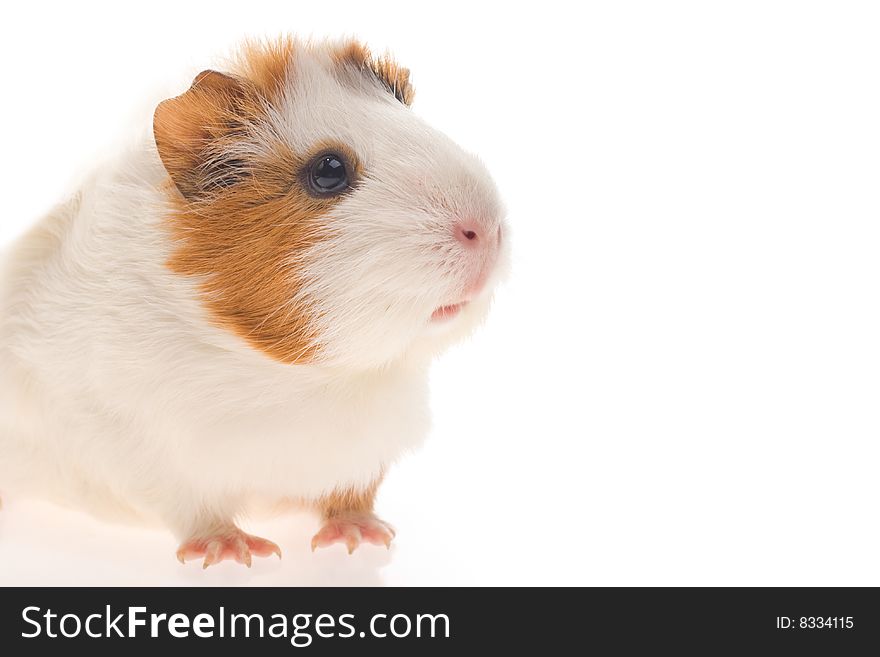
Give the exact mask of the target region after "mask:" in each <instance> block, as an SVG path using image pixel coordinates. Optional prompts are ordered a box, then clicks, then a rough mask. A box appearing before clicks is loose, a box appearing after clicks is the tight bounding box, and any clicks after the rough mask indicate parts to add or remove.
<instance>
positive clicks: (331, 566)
mask: <svg viewBox="0 0 880 657" xmlns="http://www.w3.org/2000/svg"><path fill="white" fill-rule="evenodd" d="M245 529H247V530H248V531H250V532H252V533H255V534H258V535H260V536H265V537H267V538H270V539H271V540H274V541H275V542H276V543H278V544H279V545H280V546H281V550H282V553H283V555H284V557H283V559H281V560H279V559H277V558H276V557H274V556H273V557H270V558H266V559H254V563H253V567H252V568H250V569H248V568H246V567H244V566H242V565H241V564H237V563H232V562H223V563H220V564H217V565H215V566H211V567H210V568H208V569H207V570H203V569H202V567H201V562H198V561H190V562H187V563H186V564H185V565H181V564H180V563H179V562H178V561H177V559H176V558H175V550H176V541H175V540H174V537H173V536H172V535H171V534H170V533H169V532H166V531H164V530H162V529H152V528H142V527H128V526H122V525H114V524H109V523H105V522H102V521H99V520H96V519H95V518H93V517H91V516H89V515H86V514H85V513H81V512H78V511H72V510H68V509H64V508H60V507H57V506H54V505H52V504H49V503H45V502H39V501H34V500H25V499H11V500H9V499H6V498H4V500H3V509H2V511H0V586H381V585H382V584H383V578H382V576H381V574H380V570H381V569H382V568H383V567H385V566H387V565H388V564H389V563H390V562H391V559H392V556H393V548H392V550H391V551H390V552H389V551H388V550H386V549H385V548H377V547H374V546H363V547H361V548H359V549H358V550H357V551H356V552H355V553H354V554H353V555H349V554H348V553H347V552H346V550H345V548H344V547H343V546H342V545H335V546H333V547H331V548H327V549H323V550H318V551H317V552H315V553H312V551H311V549H310V546H309V544H310V539H311V536H312V534H313V533H314V531H315V529H316V528H315V522H314V519H312V518H311V517H309V516H308V515H306V514H290V515H284V516H280V517H277V518H273V519H272V520H270V521H264V522H259V523H249V524H247V525H246V526H245Z"/></svg>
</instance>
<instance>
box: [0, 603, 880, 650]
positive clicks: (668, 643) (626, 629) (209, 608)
mask: <svg viewBox="0 0 880 657" xmlns="http://www.w3.org/2000/svg"><path fill="white" fill-rule="evenodd" d="M646 641H647V642H648V644H646ZM74 644H75V645H74ZM0 645H2V646H3V648H4V650H3V652H4V653H5V654H9V655H20V654H27V653H26V651H28V650H34V649H37V650H38V654H44V652H45V653H46V654H48V653H49V652H51V653H52V654H56V653H58V651H60V650H62V649H64V648H75V649H79V648H82V649H84V650H87V651H88V653H87V654H89V655H103V654H107V655H118V654H124V653H123V651H125V650H127V649H129V648H133V647H148V648H151V649H159V650H161V651H162V653H163V654H189V655H191V654H192V650H193V649H197V650H210V651H212V653H217V652H218V651H219V653H220V654H224V653H225V651H227V650H228V651H229V652H230V653H232V652H233V651H234V652H235V653H236V654H242V651H243V650H244V651H251V650H253V651H254V652H253V654H259V655H269V654H271V655H281V654H296V653H299V652H305V653H308V654H328V655H331V654H341V653H342V651H349V650H350V651H353V654H356V653H357V652H359V651H362V650H367V651H368V652H367V654H373V652H374V651H377V650H378V651H381V653H382V654H385V655H393V654H401V655H404V654H405V655H412V654H419V655H424V654H428V655H433V654H438V655H441V654H451V651H453V650H461V649H468V650H473V649H477V648H489V649H490V650H491V653H490V654H496V651H504V650H509V651H514V652H515V653H516V654H552V655H557V654H574V653H581V652H585V653H586V652H589V651H590V649H591V648H597V647H600V646H601V647H603V650H606V649H608V648H612V649H614V650H615V651H620V653H621V654H635V651H636V650H637V649H639V650H642V653H640V654H644V652H643V648H644V647H645V645H654V646H655V647H656V649H657V650H658V651H660V650H662V651H663V652H665V651H666V649H670V648H671V649H674V650H675V654H682V653H683V652H684V651H687V652H689V653H690V652H693V653H694V654H715V653H716V652H718V651H719V650H721V649H724V650H728V649H736V650H742V651H748V652H747V653H746V652H744V653H743V654H828V655H831V654H833V655H846V654H857V653H858V654H865V653H864V652H863V651H864V650H865V649H872V648H873V649H874V650H876V649H877V648H878V647H880V601H878V595H877V590H876V589H868V588H859V589H840V588H825V589H817V588H794V589H772V588H771V589H754V588H735V589H712V588H674V589H660V588H651V589H636V588H629V589H611V588H606V589H603V588H595V589H576V588H570V589H547V588H533V589H524V588H509V589H453V588H447V589H424V588H413V589H393V588H377V589H365V588H362V589H351V588H339V589H308V588H302V589H281V588H274V589H230V588H224V589H207V588H204V589H195V588H190V589H158V588H156V589H121V588H120V589H97V588H93V589H60V588H59V589H54V588H52V589H50V588H45V589H35V588H28V589H24V588H21V589H16V588H12V589H5V590H4V591H3V593H2V601H0ZM9 648H12V651H11V652H10V651H8V649H9ZM523 651H524V652H523ZM769 651H774V652H773V653H771V652H769ZM58 654H60V653H58ZM487 654H489V653H487Z"/></svg>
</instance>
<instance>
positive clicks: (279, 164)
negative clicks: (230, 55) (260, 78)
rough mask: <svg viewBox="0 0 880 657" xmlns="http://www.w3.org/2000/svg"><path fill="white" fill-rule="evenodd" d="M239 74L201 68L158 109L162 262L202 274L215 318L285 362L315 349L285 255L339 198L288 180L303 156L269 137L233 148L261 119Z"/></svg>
mask: <svg viewBox="0 0 880 657" xmlns="http://www.w3.org/2000/svg"><path fill="white" fill-rule="evenodd" d="M258 94H259V92H258V90H257V89H256V88H255V87H254V86H253V85H251V84H250V83H248V82H246V81H241V80H238V79H236V78H231V77H229V76H224V75H222V74H219V73H213V72H206V73H203V74H200V76H199V77H198V78H197V79H196V81H195V83H194V84H193V87H191V88H190V90H189V91H187V92H186V93H184V94H183V95H182V96H178V97H177V98H173V99H171V100H167V101H165V102H164V103H162V104H161V105H159V107H158V108H157V110H156V114H155V117H154V133H155V137H156V144H157V147H158V150H159V154H160V157H161V159H162V162H163V163H164V164H165V168H166V169H167V171H168V173H169V175H170V177H171V179H172V181H173V182H174V184H175V185H176V187H177V190H179V192H180V193H179V194H178V193H176V191H177V190H173V189H169V193H170V196H171V203H172V207H173V211H172V213H171V216H170V218H169V219H170V220H169V226H170V230H171V233H172V236H173V238H174V240H175V247H176V248H175V250H174V251H173V253H172V255H171V257H170V259H169V262H168V266H169V267H170V268H171V269H172V270H173V271H174V272H176V273H178V274H182V275H185V276H196V277H199V278H200V287H201V291H202V293H203V302H204V303H205V304H206V306H207V308H208V310H209V312H210V313H211V315H212V317H213V319H214V321H215V323H216V324H218V325H219V326H221V327H223V328H226V329H228V330H231V331H233V332H235V333H237V334H238V335H240V336H241V337H242V338H244V339H245V340H246V341H247V342H248V343H250V344H251V346H253V347H255V348H256V349H259V350H261V351H262V352H264V353H266V354H268V355H270V356H271V357H273V358H275V359H276V360H279V361H281V362H283V363H305V362H309V361H312V360H314V359H315V357H316V355H317V350H318V345H317V344H316V342H315V336H314V335H313V334H312V332H311V329H310V321H309V317H310V309H308V308H303V307H296V306H293V305H292V299H293V298H294V297H295V292H296V288H297V272H296V271H295V268H293V267H292V266H291V258H292V256H295V255H296V254H297V253H301V252H302V251H303V250H304V249H306V248H308V247H309V246H311V245H312V244H314V243H315V242H316V241H317V240H319V239H321V236H322V226H321V224H320V220H319V218H320V217H321V216H322V215H323V214H325V213H326V212H327V210H329V208H330V207H332V205H333V203H334V202H335V200H337V199H333V198H314V197H312V196H311V195H309V194H308V193H307V192H306V191H305V189H304V188H302V187H301V186H300V185H299V184H298V183H297V180H296V172H297V171H298V170H300V169H302V168H303V167H304V166H305V163H306V161H307V159H306V157H303V156H297V155H296V154H294V153H292V152H291V151H290V150H289V149H288V148H286V147H285V146H284V145H283V144H280V143H279V144H275V145H273V146H272V149H270V151H269V154H268V155H266V156H265V157H263V158H261V159H256V158H255V157H251V158H250V159H249V160H247V161H244V160H243V159H241V157H238V156H234V155H232V156H228V154H229V153H230V152H231V153H234V152H235V151H234V149H231V147H233V146H234V145H235V144H236V143H237V142H240V141H241V140H244V139H247V138H248V132H247V131H248V127H249V126H250V125H252V124H254V123H255V122H258V121H259V120H260V119H261V110H262V107H264V105H263V100H262V99H261V98H260V97H259V96H258Z"/></svg>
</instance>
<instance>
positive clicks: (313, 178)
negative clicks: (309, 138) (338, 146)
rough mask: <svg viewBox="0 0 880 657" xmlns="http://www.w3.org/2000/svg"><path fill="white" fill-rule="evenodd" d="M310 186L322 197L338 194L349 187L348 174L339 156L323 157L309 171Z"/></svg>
mask: <svg viewBox="0 0 880 657" xmlns="http://www.w3.org/2000/svg"><path fill="white" fill-rule="evenodd" d="M309 185H310V186H311V188H312V191H313V192H314V193H315V194H319V195H321V196H325V195H329V194H338V193H339V192H342V191H343V190H345V189H346V188H347V187H348V172H347V171H346V170H345V163H344V162H343V161H342V158H341V157H339V156H338V155H333V154H329V155H322V156H321V157H319V158H318V159H317V160H315V161H314V162H313V163H312V165H311V168H310V170H309Z"/></svg>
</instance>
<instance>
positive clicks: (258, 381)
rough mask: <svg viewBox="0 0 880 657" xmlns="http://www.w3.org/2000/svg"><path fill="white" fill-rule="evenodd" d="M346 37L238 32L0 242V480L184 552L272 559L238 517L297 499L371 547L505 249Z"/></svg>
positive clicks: (462, 173)
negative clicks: (153, 527)
mask: <svg viewBox="0 0 880 657" xmlns="http://www.w3.org/2000/svg"><path fill="white" fill-rule="evenodd" d="M411 96H412V91H411V88H410V87H409V80H408V74H407V71H406V70H405V69H401V68H399V67H397V66H396V65H394V64H393V63H391V62H389V61H387V60H376V59H373V58H371V57H370V55H369V53H368V52H367V51H366V50H365V49H364V48H363V47H361V46H359V45H357V44H354V43H341V44H317V45H315V44H302V43H300V42H297V41H294V40H291V39H285V40H281V41H279V42H276V43H273V44H266V45H256V46H255V45H251V46H248V47H246V48H245V49H244V51H243V54H242V55H241V56H240V58H239V60H238V62H237V63H236V64H235V65H234V66H233V69H232V71H231V73H230V74H221V73H216V72H212V71H206V72H204V73H202V74H200V75H199V77H198V78H196V81H195V82H194V84H193V86H192V87H191V88H190V90H189V91H187V92H186V93H185V94H183V95H181V96H179V97H177V98H174V99H170V100H168V101H165V102H163V103H162V104H160V105H159V107H158V109H157V110H156V114H155V117H154V125H153V135H151V136H150V138H149V139H145V140H144V142H143V144H142V145H141V147H139V148H135V149H132V150H131V151H129V152H127V153H124V154H123V155H121V156H120V157H119V158H118V159H116V160H114V161H112V162H109V163H107V164H105V165H104V166H103V167H102V168H101V169H100V170H99V171H98V172H97V173H96V174H95V175H94V176H93V177H92V178H91V179H90V180H89V181H88V182H87V183H86V184H85V185H84V186H83V187H82V188H81V189H80V190H79V192H78V193H77V194H76V195H75V196H74V197H73V198H72V199H71V200H69V201H68V202H66V203H65V204H63V205H61V206H59V207H58V208H56V209H55V210H54V211H53V212H52V213H51V214H50V215H49V216H48V217H46V218H45V219H44V220H43V221H42V222H41V223H40V224H38V225H37V226H36V227H35V228H33V229H32V230H31V231H30V232H29V233H28V234H26V235H25V236H24V237H22V238H21V239H20V240H19V241H18V242H17V243H16V244H14V245H13V247H12V249H11V250H10V252H9V253H8V254H6V255H5V256H4V259H3V262H2V270H0V488H2V489H4V490H7V491H10V492H13V493H14V492H17V491H22V492H25V493H35V494H40V495H49V496H52V497H54V498H56V499H62V500H67V501H71V502H74V503H77V504H84V505H87V506H89V507H90V508H92V509H94V510H97V511H100V512H103V513H112V514H114V515H127V516H132V515H133V516H137V517H141V518H152V519H157V520H159V521H160V522H162V523H163V524H165V525H167V526H168V527H169V528H170V529H171V530H172V531H174V532H175V534H176V535H177V536H178V537H179V538H180V539H181V541H182V544H181V548H180V551H179V552H178V556H179V558H181V560H184V559H187V558H193V557H202V556H203V557H204V563H205V565H209V564H210V563H214V562H216V561H219V560H221V559H224V558H233V559H236V560H238V561H241V562H243V563H247V564H250V561H251V554H254V555H258V556H265V555H268V554H271V553H273V552H278V553H279V555H280V552H279V551H278V548H277V546H275V545H274V544H273V543H271V542H269V541H266V540H264V539H259V538H256V537H252V536H249V535H247V534H244V533H243V532H241V531H240V530H238V529H237V527H236V526H235V520H236V518H238V517H240V516H242V515H243V514H246V513H247V512H248V511H249V509H251V508H252V506H253V504H254V503H255V502H256V501H258V500H260V501H269V502H277V501H293V502H298V503H303V504H306V505H310V506H312V507H314V508H315V509H317V510H318V511H319V512H320V513H321V514H322V516H323V518H324V526H323V527H322V529H321V531H320V532H319V533H318V534H317V535H316V536H315V538H314V539H313V547H314V546H322V545H328V544H330V543H333V542H337V541H340V542H344V543H346V544H347V546H348V548H349V551H351V550H353V549H354V548H355V547H356V546H357V545H358V543H360V542H362V541H365V542H372V543H377V544H386V545H387V544H388V543H389V542H390V540H391V537H392V536H393V530H391V529H390V527H389V526H388V525H386V524H385V523H384V522H382V521H380V520H379V519H377V518H376V517H375V516H374V515H373V513H372V506H373V498H374V495H375V492H376V488H377V486H378V485H379V482H380V481H381V478H382V475H383V471H384V470H385V468H386V467H387V466H388V465H390V464H391V463H392V462H393V461H395V460H396V459H397V458H398V457H399V456H400V455H401V454H403V453H404V452H405V451H407V450H409V449H411V448H414V447H416V446H418V445H419V443H420V442H421V441H422V440H423V438H424V436H425V434H426V432H427V428H428V413H427V394H428V388H427V374H428V367H429V365H430V360H431V358H432V357H433V355H434V354H436V353H437V352H438V351H439V350H440V349H442V348H443V347H445V346H446V345H448V344H449V343H451V342H452V341H454V340H456V339H458V338H460V337H461V336H462V335H465V334H467V333H468V332H469V331H470V330H472V328H473V327H474V326H475V325H476V324H477V323H478V322H479V321H480V319H481V318H482V317H483V316H484V314H485V312H486V309H487V307H488V304H489V300H490V294H491V287H492V283H493V282H494V279H495V278H496V276H497V271H498V269H499V263H501V262H503V260H504V255H505V254H504V251H505V246H504V245H503V244H502V239H501V237H502V236H501V222H502V217H501V210H500V205H499V202H498V200H497V196H496V192H495V190H494V187H493V185H492V183H491V181H490V179H489V177H488V175H487V174H486V173H485V172H484V170H483V168H482V166H481V165H480V164H479V162H478V161H477V160H476V159H474V158H473V157H472V156H470V155H468V154H466V153H464V152H463V151H461V150H460V149H459V148H458V147H457V146H455V145H454V144H452V143H451V142H450V141H449V140H448V139H447V138H445V137H444V136H442V135H441V134H439V133H437V132H435V131H433V130H432V129H431V128H429V127H428V126H426V125H425V124H424V123H423V122H421V120H420V119H418V118H417V117H416V116H415V115H414V114H412V112H411V110H410V109H409V107H408V102H409V101H410V99H411Z"/></svg>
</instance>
